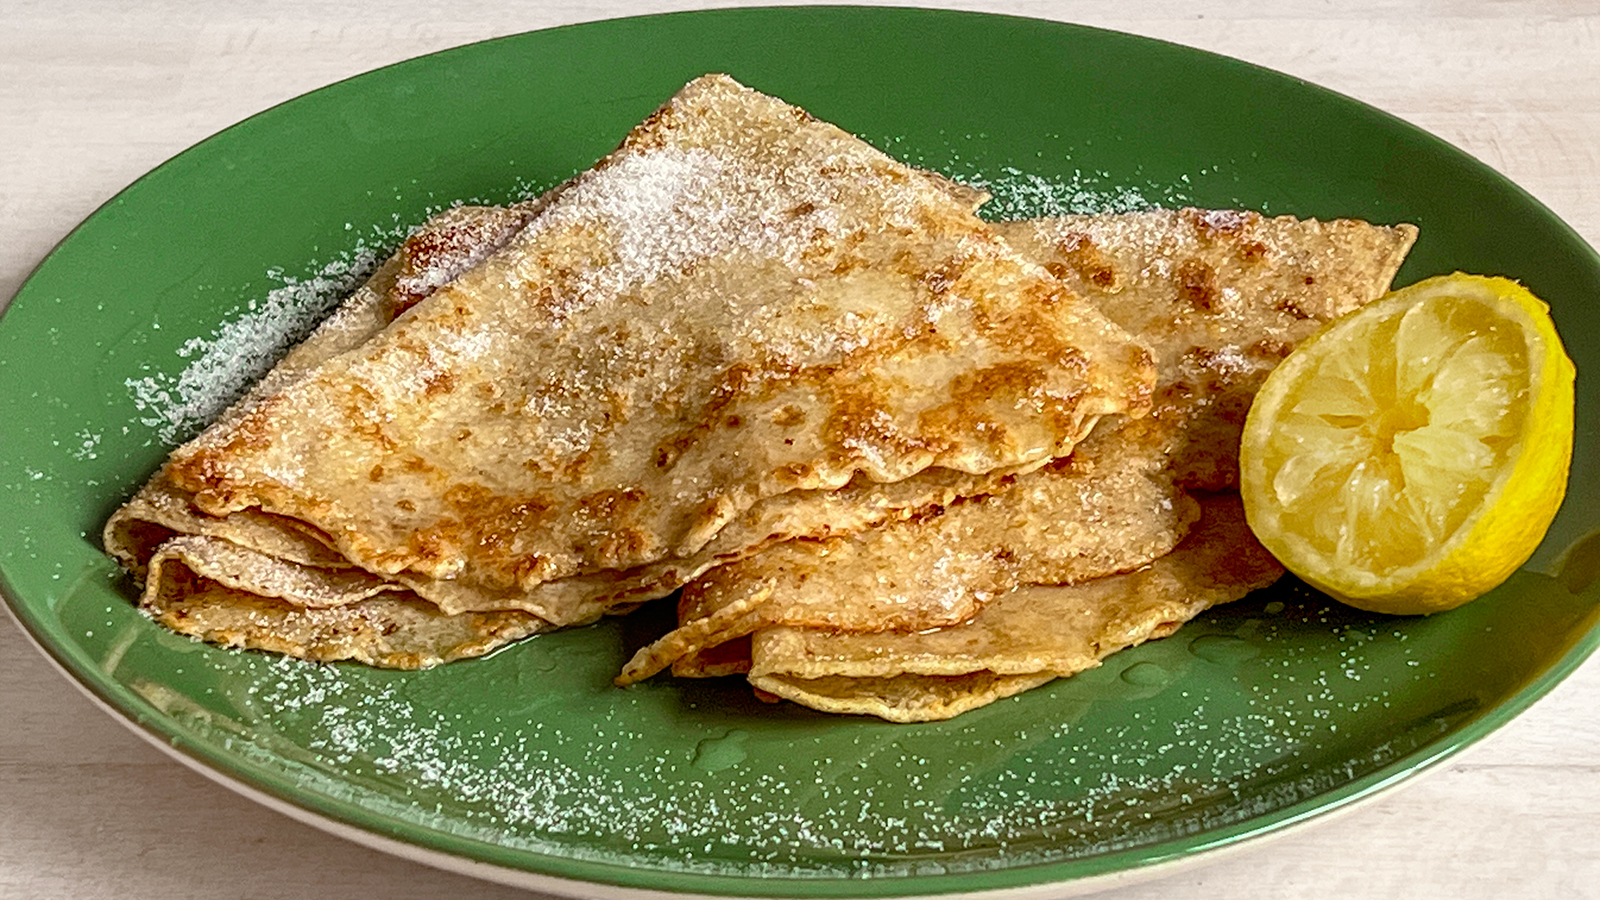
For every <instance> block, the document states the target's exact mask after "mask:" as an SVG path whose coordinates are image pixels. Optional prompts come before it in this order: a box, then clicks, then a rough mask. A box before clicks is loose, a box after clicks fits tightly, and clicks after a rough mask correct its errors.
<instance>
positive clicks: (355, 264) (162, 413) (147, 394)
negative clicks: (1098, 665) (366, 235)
mask: <svg viewBox="0 0 1600 900" xmlns="http://www.w3.org/2000/svg"><path fill="white" fill-rule="evenodd" d="M376 259H377V254H376V252H375V251H374V250H373V249H372V248H370V247H366V246H358V247H357V248H356V249H355V250H354V251H352V252H350V253H349V254H347V255H345V256H341V257H339V258H337V259H334V260H333V261H332V262H329V263H326V264H325V265H322V266H321V267H319V268H316V269H315V270H314V272H313V274H312V275H311V276H310V277H307V278H296V277H294V276H290V275H284V274H283V272H282V270H281V269H273V270H271V271H269V272H268V273H267V274H268V277H270V278H272V279H273V280H275V281H279V282H281V286H279V287H277V288H275V289H273V290H271V291H269V292H268V293H267V295H266V296H265V297H263V298H261V299H260V300H251V301H250V302H249V303H248V304H247V305H246V307H245V309H244V312H243V314H242V315H240V316H239V317H238V318H236V319H231V320H227V321H224V322H222V323H221V324H220V325H218V326H217V327H216V329H215V330H213V331H212V332H211V334H210V335H208V336H206V337H193V338H190V339H189V340H188V341H186V342H184V344H183V345H182V346H181V347H179V348H178V357H179V358H180V359H186V360H190V362H189V364H188V365H187V366H185V367H184V368H183V370H182V371H181V372H178V373H177V374H176V375H172V374H168V373H165V372H160V373H156V374H152V375H146V376H144V377H142V378H129V379H126V380H125V381H124V382H123V384H124V385H125V386H126V387H127V389H128V393H129V395H130V396H131V397H132V398H133V403H134V406H135V407H136V408H137V409H138V410H139V411H140V412H142V413H145V415H144V416H142V417H141V418H140V420H139V421H140V422H141V423H142V424H144V425H146V426H148V427H150V428H152V429H154V430H155V434H156V437H157V438H158V439H159V440H160V441H161V442H163V443H168V444H170V443H174V442H176V441H180V440H185V439H187V438H189V437H191V436H192V435H193V434H194V433H195V432H196V431H198V430H199V429H200V428H202V427H203V426H205V425H206V424H207V423H209V422H211V421H212V420H213V419H215V418H216V417H217V416H218V415H220V414H221V413H222V411H223V410H224V409H226V408H227V407H228V406H229V405H230V404H231V403H233V401H235V400H237V399H238V398H239V396H240V395H241V394H243V393H244V392H245V390H246V389H247V388H248V387H249V386H250V385H251V384H254V383H255V382H256V381H258V380H259V379H260V378H261V376H262V375H265V374H266V372H267V370H268V369H270V368H272V365H273V364H274V363H276V362H277V361H278V358H279V357H281V356H282V355H283V354H284V352H285V351H287V350H288V349H289V348H290V347H292V346H294V345H295V344H296V343H298V342H299V341H300V340H301V339H303V338H304V337H305V336H306V335H307V334H309V333H310V332H311V330H312V329H313V328H314V327H316V324H317V323H318V322H319V321H321V320H322V319H323V317H325V316H326V315H327V314H328V312H329V311H330V310H332V309H333V307H334V306H335V305H336V304H337V302H338V301H339V299H340V298H341V297H342V296H344V295H345V294H347V293H349V292H350V291H351V290H352V289H354V288H355V287H356V286H357V285H358V284H360V283H361V281H362V280H363V279H364V278H365V277H366V275H367V273H368V272H369V271H371V269H372V267H373V265H374V262H375V260H376Z"/></svg>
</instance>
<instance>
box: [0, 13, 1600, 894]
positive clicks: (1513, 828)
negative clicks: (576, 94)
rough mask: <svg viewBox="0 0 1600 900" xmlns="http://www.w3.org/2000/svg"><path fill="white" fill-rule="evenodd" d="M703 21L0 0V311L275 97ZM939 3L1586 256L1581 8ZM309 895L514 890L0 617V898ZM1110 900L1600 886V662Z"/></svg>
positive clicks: (1593, 229) (1591, 111)
mask: <svg viewBox="0 0 1600 900" xmlns="http://www.w3.org/2000/svg"><path fill="white" fill-rule="evenodd" d="M706 5H724V4H720V3H719V4H708V3H703V2H700V3H697V2H675V0H562V2H553V3H548V4H533V3H517V2H512V0H498V2H496V0H450V2H441V0H401V2H393V3H386V4H380V3H377V2H370V0H363V2H347V3H340V4H331V3H320V2H310V0H249V2H231V0H230V2H221V3H204V4H202V3H200V2H193V3H181V2H172V0H167V2H160V0H157V2H135V0H106V2H93V0H54V2H49V0H43V2H20V0H0V223H3V224H4V228H5V232H4V236H3V237H0V298H8V297H10V296H11V294H12V293H13V292H15V290H16V289H17V287H18V285H20V283H21V282H22V279H23V278H24V277H25V276H26V274H27V273H28V271H29V270H30V269H31V268H32V267H33V265H34V264H35V263H37V262H38V261H39V259H40V258H41V257H43V256H44V255H45V253H47V252H48V251H49V250H50V248H51V246H52V245H53V244H54V243H55V242H56V241H57V240H58V239H60V238H61V236H62V235H64V234H65V233H66V232H67V231H68V230H69V229H70V228H71V227H72V226H73V225H74V224H75V223H77V222H78V221H79V220H80V219H82V218H83V217H84V216H86V215H88V214H89V213H90V212H91V211H93V210H94V208H95V207H96V206H97V205H99V204H100V203H101V202H102V201H104V200H105V199H106V198H108V197H110V196H111V195H112V194H113V193H115V192H116V191H117V190H119V189H120V188H122V187H123V186H124V185H126V184H127V183H128V182H130V181H132V180H133V179H134V178H136V177H137V176H139V175H140V174H142V173H143V172H145V171H146V170H148V169H150V168H152V167H153V166H155V165H157V164H158V163H160V162H161V161H162V160H164V159H166V158H167V157H169V156H171V155H172V154H174V153H176V152H178V151H180V150H182V149H183V148H185V147H187V146H189V145H190V144H193V143H194V142H196V141H198V140H200V139H202V138H204V137H206V136H207V135H209V134H211V133H213V132H215V131H217V130H218V129H220V128H223V127H225V126H227V125H229V124H232V123H233V122H235V121H237V120H239V119H241V118H244V117H245V116H248V115H250V114H251V113H254V112H257V111H259V110H261V109H263V108H265V107H267V106H269V105H272V104H275V103H277V102H279V101H281V100H284V99H287V98H289V97H292V96H295V95H297V94H299V93H302V92H304V91H307V90H311V89H313V88H316V87H320V86H322V85H325V84H327V83H329V82H332V81H335V80H337V79H340V78H343V77H345V76H348V75H353V74H356V73H358V72H361V71H365V70H367V69H371V68H374V67H376V66H380V65H384V64H386V63H390V62H394V61H396V60H400V59H404V58H407V57H411V56H415V55H418V54H421V53H426V52H429V51H433V50H437V49H441V48H445V47H451V46H455V45H458V44H463V43H467V42H470V41H475V40H479V39H482V38H487V37H492V36H496V35H502V34H509V33H514V32H519V31H525V30H529V29H534V28H544V27H548V26H553V25H562V24H568V23H572V22H580V21H586V20H593V19H601V18H611V17H616V16H621V15H631V14H636V13H646V12H658V11H665V10H671V9H687V8H694V7H700V6H706ZM931 5H939V6H957V7H963V8H970V9H985V10H992V11H998V12H1010V13H1020V14H1025V15H1032V16H1038V17H1042V18H1051V19H1060V20H1065V21H1072V22H1080V23H1086V24H1093V25H1101V26H1106V27H1110V28H1116V29H1120V30H1124V31H1130V32H1135V33H1139V34H1145V35H1150V36H1154V37H1160V38H1164V39H1167V40H1171V41H1176V42H1179V43H1183V44H1189V45H1193V46H1197V47H1203V48H1206V49H1209V50H1215V51H1218V52H1221V53H1226V54H1229V55H1232V56H1236V57H1241V58H1243V59H1247V60H1250V61H1252V62H1257V63H1261V64H1264V65H1267V66H1271V67H1273V68H1276V69H1280V70H1283V71H1287V72H1290V73H1293V74H1295V75H1298V76H1300V77H1302V78H1306V79H1309V80H1311V81H1314V82H1317V83H1320V84H1323V85H1326V86H1329V87H1332V88H1335V89H1337V90H1340V91H1343V92H1346V93H1348V94H1352V95H1354V96H1356V97H1358V98H1360V99H1362V100H1365V101H1367V102H1369V103H1372V104H1375V105H1377V106H1379V107H1381V108H1383V109H1385V110H1388V111H1390V112H1392V113H1395V114H1398V115H1400V116H1402V117H1404V118H1406V119H1409V120H1410V121H1412V122H1415V123H1416V124H1418V125H1421V126H1422V127H1424V128H1426V129H1428V130H1430V131H1432V132H1434V133H1435V134H1438V135H1440V136H1442V137H1444V138H1446V139H1447V140H1449V141H1452V142H1454V143H1455V144H1457V145H1458V146H1460V147H1463V148H1465V149H1466V150H1467V151H1469V152H1471V153H1473V154H1475V155H1476V156H1478V157H1479V158H1481V159H1483V160H1485V161H1486V162H1488V163H1489V164H1490V165H1492V166H1494V167H1496V168H1497V169H1499V170H1500V171H1502V172H1504V173H1505V174H1506V175H1508V176H1510V177H1511V179H1512V180H1514V181H1516V182H1517V183H1519V184H1521V185H1522V186H1524V187H1526V188H1528V189H1529V190H1530V191H1532V192H1533V194H1534V195H1535V196H1537V197H1539V198H1540V199H1541V200H1543V201H1544V202H1545V203H1547V204H1549V205H1550V206H1551V207H1553V208H1554V209H1555V211H1556V212H1557V213H1558V214H1560V215H1561V216H1563V217H1564V218H1565V219H1566V220H1567V221H1568V222H1570V223H1571V224H1572V225H1573V226H1575V227H1576V228H1577V229H1578V231H1579V232H1581V233H1582V234H1583V235H1584V236H1585V237H1586V238H1587V239H1588V240H1589V241H1590V242H1591V243H1593V244H1600V4H1596V3H1593V2H1558V0H1546V2H1537V0H1503V2H1474V0H1448V2H1447V0H1435V2H1428V0H1409V2H1384V0H1337V2H1335V0H1329V2H1318V0H1273V2H1256V3H1252V4H1249V6H1251V7H1254V9H1253V10H1251V11H1240V10H1239V9H1238V8H1236V5H1235V4H1232V3H1226V2H1222V0H1194V2H1190V0H1152V2H1135V0H1115V2H1113V0H1094V2H1080V0H1015V2H1011V3H1004V2H958V3H932V4H931ZM1239 6H1242V4H1240V5H1239ZM334 7H337V9H334ZM442 15H443V16H447V19H446V20H443V21H441V16H442ZM1486 214H1492V211H1486ZM1596 302H1600V298H1596ZM1590 377H1593V373H1591V375H1590ZM0 427H3V426H0ZM1588 499H1589V500H1591V501H1592V500H1593V499H1594V498H1588ZM313 895H319V896H331V897H339V896H383V897H385V898H391V900H407V898H418V900H421V898H429V900H433V898H438V897H448V896H462V895H465V896H474V897H513V896H524V897H526V896H529V895H527V894H523V893H521V892H519V891H515V890H512V889H510V888H504V887H498V886H494V885H488V884H480V883H478V882H474V881H472V880H470V879H468V878H465V877H462V876H458V875H454V874H449V873H445V872H440V871H435V870H432V869H428V868H425V867H423V866H420V865H416V864H413V863H409V862H404V861H401V860H398V859H394V858H390V857H388V856H385V855H382V854H380V853H377V852H373V851H370V850H367V849H364V848H361V847H358V846H356V845H353V844H349V843H346V842H344V841H342V840H339V839H336V838H332V837H328V836H326V835H324V834H323V833H321V832H319V831H316V830H314V829H312V828H309V827H307V826H304V825H301V824H298V823H295V822H293V821H291V820H289V819H287V818H285V817H283V816H281V815H279V814H277V813H275V812H271V811H268V810H266V809H264V808H261V807H258V806H255V805H254V804H252V803H251V802H249V801H247V800H244V799H242V798H240V797H238V796H236V795H234V794H233V793H231V792H229V791H228V790H226V789H224V788H222V787H219V786H217V785H216V784H213V783H212V782H210V781H207V780H206V779H204V778H202V777H201V776H199V775H197V774H195V773H193V772H191V771H189V770H188V769H186V768H184V767H182V766H180V765H178V764H177V763H175V762H173V761H171V760H170V759H168V758H167V757H165V756H163V755H162V754H160V753H159V752H157V751H156V750H154V749H152V748H151V747H149V746H148V745H146V744H145V743H144V742H143V741H142V740H140V739H139V738H137V737H135V736H134V735H132V734H130V733H129V732H127V731H125V730H124V728H123V726H121V725H120V724H118V723H116V722H114V721H113V720H111V719H110V718H109V717H107V716H105V715H104V714H102V713H101V712H99V711H98V710H97V709H95V708H94V707H93V706H91V705H90V703H89V702H88V701H87V700H85V699H84V698H82V697H81V696H80V695H79V694H78V693H77V691H76V690H75V689H74V688H73V687H71V686H70V685H69V684H68V683H67V682H66V681H65V680H63V679H62V678H61V677H60V676H58V675H57V674H56V673H55V672H54V671H53V670H52V669H51V668H49V667H48V666H47V665H46V663H45V662H44V660H43V659H42V658H40V657H39V656H38V655H37V654H36V653H35V652H34V650H33V649H32V648H31V647H30V646H29V645H28V643H27V642H26V641H25V639H24V638H23V636H22V635H21V633H20V632H19V631H18V630H17V629H16V628H15V627H14V625H12V624H10V623H9V622H6V621H0V897H3V898H13V897H16V898H22V897H29V898H31V897H71V898H82V900H96V898H113V897H115V898H126V900H144V898H161V900H181V898H190V897H195V898H200V897H207V898H209V897H273V898H281V897H308V896H313ZM1106 896H1107V897H1110V898H1115V900H1155V898H1167V897H1174V896H1176V897H1186V898H1228V900H1246V898H1276V897H1299V898H1358V897H1360V898H1401V897H1404V898H1407V900H1427V898H1449V900H1474V898H1491V897H1493V898H1501V897H1539V898H1544V897H1550V898H1566V897H1591V898H1594V897H1600V658H1596V659H1593V660H1590V662H1589V664H1588V665H1586V666H1585V667H1584V668H1583V669H1582V670H1581V671H1579V672H1578V673H1577V675H1576V676H1574V677H1573V678H1571V679H1569V680H1568V681H1567V682H1566V683H1565V684H1563V685H1562V686H1561V687H1559V688H1558V689H1557V690H1556V691H1555V692H1554V693H1553V694H1552V695H1550V696H1549V697H1547V698H1546V699H1544V700H1543V701H1541V702H1540V703H1538V704H1537V705H1536V706H1535V707H1534V708H1533V709H1532V710H1531V711H1530V712H1528V713H1527V714H1526V715H1524V716H1522V717H1521V718H1520V719H1518V720H1517V721H1515V722H1514V723H1512V724H1511V725H1510V726H1509V727H1507V728H1505V729H1504V730H1502V731H1501V732H1499V733H1498V734H1496V735H1494V736H1493V737H1491V738H1490V739H1489V740H1487V741H1485V742H1483V743H1482V744H1480V745H1478V746H1477V747H1475V748H1473V749H1472V750H1470V751H1469V752H1467V753H1465V754H1463V755H1462V756H1460V757H1458V758H1457V759H1456V760H1455V761H1453V762H1452V763H1450V764H1449V765H1447V766H1445V767H1443V768H1442V769H1440V770H1438V771H1435V772H1434V773H1432V774H1430V775H1428V776H1426V777H1424V778H1423V779H1421V780H1419V781H1417V782H1416V783H1413V784H1410V785H1408V786H1406V787H1404V788H1403V789H1401V790H1400V791H1398V792H1396V793H1393V794H1390V795H1388V796H1386V797H1383V798H1381V799H1379V800H1377V801H1375V802H1373V803H1371V804H1369V805H1366V806H1364V807H1362V808H1359V809H1357V810H1355V811H1353V812H1351V813H1349V814H1347V815H1345V816H1343V817H1340V818H1335V819H1334V820H1332V821H1328V822H1323V823H1318V824H1317V825H1315V826H1313V827H1311V828H1309V829H1306V830H1302V831H1300V832H1298V833H1295V834H1291V835H1289V836H1287V837H1284V838H1282V839H1279V840H1277V841H1273V842H1269V843H1264V844H1261V845H1258V846H1255V847H1251V848H1247V849H1245V850H1244V851H1242V852H1238V853H1234V854H1231V855H1227V856H1224V857H1223V858H1221V859H1219V860H1216V861H1214V862H1213V863H1212V864H1210V865H1208V866H1205V867H1202V868H1197V869H1190V870H1188V871H1185V872H1181V873H1179V874H1177V875H1175V876H1172V877H1169V878H1166V879H1164V880H1161V881H1158V882H1154V883H1147V884H1141V885H1135V886H1132V887H1126V888H1122V889H1119V890H1115V891H1112V892H1110V893H1108V894H1106Z"/></svg>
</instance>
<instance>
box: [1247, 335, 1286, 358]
mask: <svg viewBox="0 0 1600 900" xmlns="http://www.w3.org/2000/svg"><path fill="white" fill-rule="evenodd" d="M1293 349H1294V345H1293V344H1291V343H1289V342H1288V341H1276V340H1273V339H1271V338H1263V339H1261V340H1259V341H1256V342H1255V343H1254V344H1251V345H1250V348H1249V353H1250V355H1251V356H1257V357H1261V358H1262V359H1283V358H1285V357H1287V356H1288V355H1289V352H1290V351H1291V350H1293Z"/></svg>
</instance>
